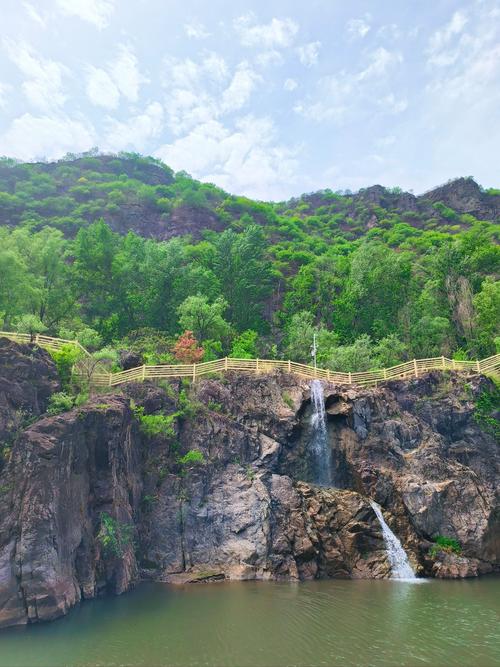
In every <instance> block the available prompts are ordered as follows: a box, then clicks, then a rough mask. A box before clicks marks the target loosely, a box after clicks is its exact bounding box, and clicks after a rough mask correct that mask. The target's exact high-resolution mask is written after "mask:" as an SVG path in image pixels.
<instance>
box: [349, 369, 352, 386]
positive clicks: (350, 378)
mask: <svg viewBox="0 0 500 667" xmlns="http://www.w3.org/2000/svg"><path fill="white" fill-rule="evenodd" d="M349 384H352V374H351V371H349Z"/></svg>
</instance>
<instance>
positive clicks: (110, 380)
mask: <svg viewBox="0 0 500 667" xmlns="http://www.w3.org/2000/svg"><path fill="white" fill-rule="evenodd" d="M112 380H113V373H109V381H108V387H111V382H112Z"/></svg>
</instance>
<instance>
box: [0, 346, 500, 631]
mask: <svg viewBox="0 0 500 667" xmlns="http://www.w3.org/2000/svg"><path fill="white" fill-rule="evenodd" d="M0 352H2V353H1V354H0V377H3V378H7V379H6V380H4V381H3V382H2V383H1V384H0V424H1V425H3V428H4V431H5V429H6V428H7V430H8V431H9V434H8V445H7V446H4V447H3V455H2V466H3V467H2V469H1V473H0V625H13V624H23V623H27V622H33V621H37V620H48V619H52V618H55V617H57V616H60V615H61V614H64V613H66V612H67V611H68V610H69V609H70V608H71V606H73V605H74V604H75V603H77V602H78V601H79V600H81V599H84V598H91V597H94V596H95V595H98V594H99V593H102V592H105V591H109V592H114V593H120V592H122V591H125V590H126V589H127V588H129V587H130V586H131V585H133V584H134V583H135V582H137V581H138V580H139V579H141V578H149V579H155V580H161V581H171V582H186V581H199V580H210V579H220V578H230V579H253V578H257V579H310V578H315V577H353V578H359V577H376V578H378V577H387V576H389V574H390V564H389V562H388V559H387V554H386V551H385V546H384V542H383V538H382V533H381V528H380V525H379V523H378V521H377V518H376V516H375V514H374V511H373V509H372V507H371V506H370V503H369V499H370V498H372V499H375V500H376V501H377V502H378V503H380V505H381V506H382V507H383V508H384V510H385V518H386V521H387V522H388V523H389V525H390V526H391V528H392V529H393V530H394V532H395V533H396V534H397V535H398V536H399V537H400V539H401V540H402V542H403V544H404V546H405V548H406V550H407V552H408V554H409V557H410V560H411V562H412V565H413V567H414V568H415V569H416V571H418V572H419V573H421V574H425V575H428V576H472V575H477V574H481V573H487V572H491V571H496V570H499V569H500V537H499V535H500V525H499V524H500V512H499V503H498V489H499V488H500V485H499V478H500V465H499V464H500V456H499V451H498V443H497V442H496V440H495V436H494V429H492V427H491V424H492V423H494V422H492V419H491V418H489V419H488V420H486V421H485V420H484V419H483V418H484V415H483V413H482V412H480V411H479V410H478V405H481V397H482V396H484V395H485V394H487V395H489V392H491V391H492V388H493V385H492V383H491V381H489V380H487V379H486V378H482V377H475V378H469V379H468V380H467V381H465V380H464V379H463V378H460V377H458V376H456V375H453V374H448V375H446V376H444V375H441V374H435V375H434V374H430V375H427V376H424V377H421V378H418V379H414V380H410V381H405V382H393V383H390V384H387V385H386V386H385V387H384V388H380V387H379V388H371V389H353V388H346V387H341V386H335V385H328V384H325V386H324V390H325V404H326V410H327V415H328V443H329V446H330V448H331V451H332V467H333V478H334V483H335V488H329V489H326V488H321V487H318V486H316V485H315V484H314V478H315V471H314V461H313V459H312V458H311V451H310V449H311V448H310V446H309V444H310V438H311V409H312V408H311V402H310V388H309V384H308V383H307V382H305V381H301V380H300V379H298V378H296V377H293V376H290V375H286V374H275V375H262V376H250V375H248V376H242V375H227V376H225V377H223V378H220V379H207V380H202V381H200V382H198V383H196V384H195V385H194V387H187V386H183V385H182V383H180V382H172V383H171V384H168V385H167V384H165V385H163V386H161V387H156V386H153V385H148V384H143V385H131V386H128V387H126V388H124V389H123V391H122V392H121V393H116V394H104V395H100V396H96V397H94V398H93V399H92V400H91V401H89V402H88V403H87V404H85V405H84V406H81V407H78V408H75V409H73V410H71V411H69V412H66V413H63V414H60V415H57V416H46V415H45V416H44V415H43V414H42V413H43V410H44V409H45V408H46V404H47V400H48V396H49V395H50V392H51V391H55V390H57V386H58V384H57V376H56V373H55V368H54V366H53V364H52V362H51V360H50V358H49V356H48V355H47V354H46V353H45V352H43V351H40V350H38V349H36V348H34V347H31V346H18V345H16V344H14V343H10V342H5V341H0ZM18 368H19V369H23V370H22V372H20V371H18V370H17V369H18ZM9 374H10V375H9ZM14 380H15V381H14ZM22 397H24V398H22ZM23 400H24V403H23ZM20 405H22V406H24V407H23V410H25V413H26V414H27V415H28V416H29V419H28V420H27V421H26V420H25V421H23V420H19V419H16V418H15V414H16V413H17V412H18V411H19V409H20V408H19V406H20ZM30 422H32V423H30ZM490 431H491V432H490ZM3 437H4V442H7V439H6V438H5V435H4V436H3ZM193 452H197V453H196V454H193ZM438 535H444V536H447V537H451V538H454V539H456V540H458V541H459V543H460V544H461V547H462V554H461V555H460V556H457V555H454V554H450V553H446V552H440V553H438V554H437V555H436V556H435V557H432V558H431V557H430V556H429V548H430V546H431V544H432V540H433V539H434V538H435V537H436V536H438Z"/></svg>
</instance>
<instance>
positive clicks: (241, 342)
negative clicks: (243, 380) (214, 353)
mask: <svg viewBox="0 0 500 667" xmlns="http://www.w3.org/2000/svg"><path fill="white" fill-rule="evenodd" d="M257 336H258V334H257V332H256V331H253V330H252V329H247V330H246V331H243V333H241V334H240V335H239V336H236V338H235V339H234V340H233V343H232V347H231V354H230V355H229V356H230V357H234V358H235V359H255V358H256V357H257Z"/></svg>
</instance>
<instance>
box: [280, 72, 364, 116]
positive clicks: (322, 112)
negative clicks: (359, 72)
mask: <svg viewBox="0 0 500 667" xmlns="http://www.w3.org/2000/svg"><path fill="white" fill-rule="evenodd" d="M353 79H354V77H352V76H350V75H348V74H347V73H346V72H340V73H339V75H337V76H325V77H321V79H319V80H318V83H317V90H318V93H319V94H318V97H319V99H315V98H306V99H305V100H302V101H300V102H298V103H297V104H296V105H295V106H294V108H293V110H294V111H295V113H297V114H299V115H300V116H303V117H304V118H308V119H309V120H313V121H315V122H323V121H328V120H331V121H334V122H340V121H341V120H342V119H343V118H344V116H345V114H346V112H347V110H348V108H349V105H351V104H353V103H354V101H355V92H356V91H355V90H354V89H353Z"/></svg>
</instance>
